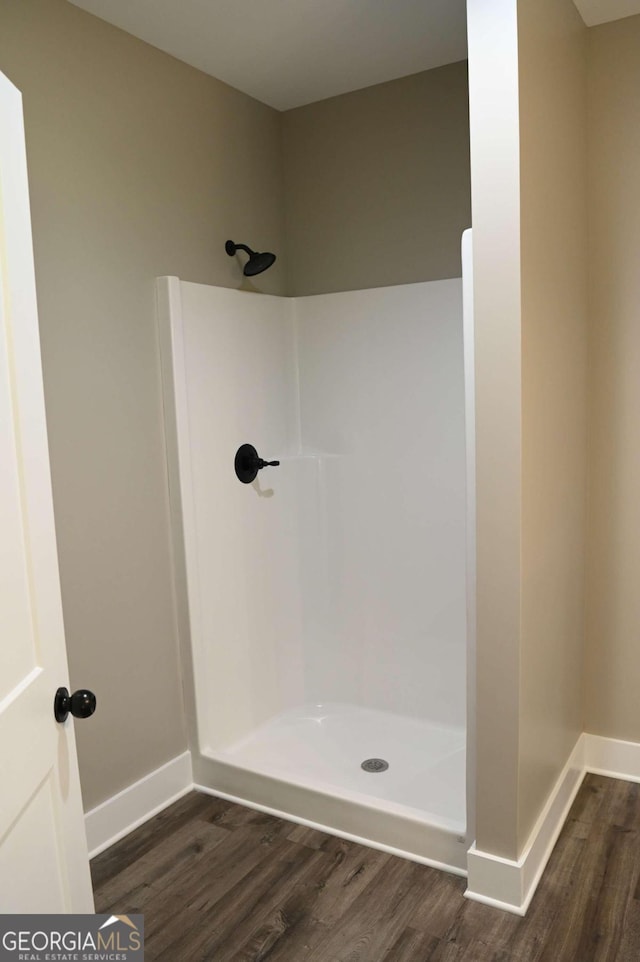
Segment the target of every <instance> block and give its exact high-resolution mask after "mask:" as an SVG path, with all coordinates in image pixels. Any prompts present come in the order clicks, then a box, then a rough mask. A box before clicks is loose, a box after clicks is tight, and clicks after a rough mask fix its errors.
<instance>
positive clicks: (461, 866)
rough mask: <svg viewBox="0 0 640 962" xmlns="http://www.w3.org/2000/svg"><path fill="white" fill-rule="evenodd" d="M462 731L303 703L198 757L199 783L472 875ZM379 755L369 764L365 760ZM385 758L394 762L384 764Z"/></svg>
mask: <svg viewBox="0 0 640 962" xmlns="http://www.w3.org/2000/svg"><path fill="white" fill-rule="evenodd" d="M465 745H466V736H465V732H464V729H458V728H445V727H439V726H436V725H434V724H430V723H429V722H426V721H420V720H417V719H413V718H405V717H402V716H399V715H394V714H391V713H388V712H382V711H373V710H370V709H366V708H360V707H357V706H354V705H337V704H324V705H304V706H301V707H298V708H295V709H291V710H290V711H287V712H285V713H283V714H281V715H278V716H276V717H275V718H272V719H270V720H269V721H267V722H266V723H265V724H263V725H261V726H260V727H259V728H257V729H255V730H254V731H253V732H252V733H251V734H250V735H249V736H247V737H246V738H243V739H242V740H241V741H239V742H236V743H235V744H233V745H230V746H229V747H228V748H226V749H225V750H224V751H218V752H204V753H203V754H202V755H200V756H199V757H198V758H196V759H195V760H194V767H195V776H196V777H195V780H196V783H197V787H199V788H200V789H202V790H204V791H207V792H211V793H213V794H215V795H220V796H222V797H224V798H229V799H231V800H233V801H237V802H240V803H241V804H244V805H249V806H253V807H256V808H259V809H262V810H266V811H269V812H272V813H274V814H276V815H281V816H282V817H284V818H289V819H291V820H292V821H296V822H300V823H302V824H304V825H311V826H313V827H314V828H319V829H322V830H323V831H327V832H330V833H333V834H335V835H339V836H342V837H345V838H350V839H355V840H357V841H359V842H363V843H364V844H367V845H372V846H374V847H376V848H382V849H384V850H385V851H390V852H393V853H394V854H397V855H402V856H404V857H406V858H411V859H414V860H415V861H419V862H423V863H425V864H427V865H433V866H435V867H437V868H443V869H446V870H447V871H451V872H455V873H456V874H459V875H466V864H467V862H466V853H467V847H468V846H467V843H466V839H465V823H466V811H465V804H466V803H465V779H466V763H465V756H466V751H465ZM371 760H374V762H373V764H370V765H369V766H368V767H369V768H373V769H374V770H373V771H369V770H365V769H363V768H362V764H363V762H367V761H371ZM378 760H380V761H384V762H387V763H388V768H386V769H384V770H377V769H380V768H383V766H381V765H379V764H377V761H378Z"/></svg>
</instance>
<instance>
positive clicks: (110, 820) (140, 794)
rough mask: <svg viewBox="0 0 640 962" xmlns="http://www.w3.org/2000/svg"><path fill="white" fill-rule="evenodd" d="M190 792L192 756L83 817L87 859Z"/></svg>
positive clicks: (173, 761)
mask: <svg viewBox="0 0 640 962" xmlns="http://www.w3.org/2000/svg"><path fill="white" fill-rule="evenodd" d="M192 788H193V769H192V764H191V752H184V753H183V754H182V755H178V756H177V757H176V758H172V759H171V761H169V762H167V763H166V765H162V766H161V767H160V768H156V770H155V771H153V772H150V773H149V774H148V775H145V777H144V778H141V779H140V781H138V782H134V784H133V785H129V787H128V788H125V789H124V790H123V791H121V792H118V794H117V795H114V796H113V797H112V798H108V799H107V801H106V802H103V803H102V804H101V805H98V806H96V808H93V809H92V810H91V811H90V812H87V813H86V815H85V817H84V823H85V828H86V831H87V844H88V847H89V858H93V857H94V855H98V854H99V853H100V852H103V851H104V850H105V849H106V848H109V846H110V845H113V843H114V842H118V841H119V840H120V839H121V838H124V836H125V835H128V834H129V832H132V831H133V830H134V828H138V826H139V825H142V824H143V823H144V822H146V821H147V819H149V818H152V817H153V816H154V815H157V814H158V812H161V811H162V810H163V808H166V807H167V806H168V805H171V803H172V802H175V801H177V800H178V799H179V798H181V797H182V796H183V795H186V793H187V792H188V791H190V790H191V789H192Z"/></svg>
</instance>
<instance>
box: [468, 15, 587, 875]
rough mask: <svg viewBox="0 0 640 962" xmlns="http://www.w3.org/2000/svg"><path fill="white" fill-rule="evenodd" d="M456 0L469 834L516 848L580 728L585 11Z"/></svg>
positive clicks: (504, 851) (501, 848) (512, 852)
mask: <svg viewBox="0 0 640 962" xmlns="http://www.w3.org/2000/svg"><path fill="white" fill-rule="evenodd" d="M468 11H469V44H470V48H469V72H470V105H471V144H472V160H471V170H472V188H473V228H474V277H475V284H474V312H475V324H476V420H477V480H476V494H477V565H478V575H477V647H478V655H477V676H478V678H477V753H478V757H477V813H476V815H477V825H476V840H477V845H478V848H479V849H480V850H483V851H488V852H491V853H493V854H496V855H501V856H504V857H506V858H510V859H515V858H518V857H519V855H520V853H521V851H522V848H523V845H524V843H525V841H526V839H527V836H528V835H529V832H530V830H531V828H532V827H533V823H534V821H535V819H536V817H537V816H538V815H539V813H540V811H541V809H542V807H543V805H544V803H545V802H546V800H547V797H548V794H549V792H550V790H551V788H552V787H553V784H554V783H555V781H556V779H557V777H558V775H559V774H560V772H561V770H562V768H563V767H564V764H565V763H566V761H567V759H568V756H569V754H570V752H571V749H572V748H573V746H574V744H575V741H576V739H577V737H578V734H579V732H580V731H581V729H582V704H581V666H582V632H583V601H584V598H583V580H584V579H583V549H584V527H585V523H584V516H585V490H584V489H585V482H584V476H585V469H586V418H585V378H586V340H587V328H586V217H585V208H586V157H585V142H586V141H585V129H586V99H585V98H586V60H585V54H586V48H585V43H586V28H585V27H584V26H583V24H582V21H581V20H580V18H579V16H578V14H577V12H576V10H575V8H574V7H573V4H572V2H571V0H543V2H541V0H494V2H492V3H491V4H489V3H487V2H486V0H469V3H468ZM496 144H500V147H501V149H500V150H499V151H498V150H496Z"/></svg>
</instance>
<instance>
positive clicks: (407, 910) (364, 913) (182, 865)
mask: <svg viewBox="0 0 640 962" xmlns="http://www.w3.org/2000/svg"><path fill="white" fill-rule="evenodd" d="M91 867H92V874H93V882H94V890H95V897H96V911H98V912H113V913H116V914H122V913H128V912H132V913H133V912H142V913H143V914H144V917H145V933H146V938H145V942H146V956H145V958H146V960H147V962H161V960H162V962H201V960H212V962H259V960H268V962H605V960H606V962H614V960H615V962H640V881H639V880H640V785H636V784H632V783H629V782H621V781H616V780H614V779H610V778H604V777H602V776H598V775H588V776H587V778H586V779H585V782H584V784H583V786H582V788H581V789H580V792H579V794H578V797H577V799H576V801H575V804H574V806H573V808H572V810H571V813H570V816H569V819H568V821H567V823H566V825H565V827H564V830H563V832H562V835H561V836H560V839H559V841H558V844H557V846H556V848H555V851H554V853H553V855H552V857H551V860H550V862H549V865H548V867H547V871H546V872H545V875H544V877H543V879H542V882H541V883H540V886H539V887H538V891H537V893H536V895H535V897H534V899H533V902H532V903H531V907H530V909H529V912H528V915H527V917H526V918H525V919H520V918H518V917H516V916H513V915H509V914H507V913H505V912H500V911H498V910H497V909H492V908H488V907H487V906H484V905H480V904H478V903H476V902H470V901H467V900H466V899H464V898H463V896H462V893H463V891H464V888H465V881H464V879H460V878H457V877H455V876H453V875H447V874H446V873H444V872H438V871H435V870H434V869H430V868H427V867H425V866H422V865H417V864H415V863H413V862H408V861H405V860H403V859H399V858H395V857H393V856H390V855H386V854H384V853H383V852H378V851H374V850H373V849H369V848H364V847H363V846H360V845H356V844H355V843H353V842H345V841H342V840H340V839H337V838H333V837H332V836H330V835H325V834H323V833H321V832H317V831H315V830H313V829H306V828H303V827H301V826H297V825H294V824H292V823H291V822H285V821H282V820H281V819H278V818H274V817H272V816H270V815H263V814H261V813H259V812H254V811H251V810H250V809H247V808H242V807H240V806H238V805H233V804H231V803H229V802H225V801H222V800H220V799H216V798H211V797H210V796H207V795H199V794H195V793H193V794H190V795H188V796H186V797H185V798H184V799H182V800H181V801H179V802H177V803H176V804H175V805H172V806H171V808H168V809H166V810H165V811H164V812H162V813H161V814H160V815H157V816H156V817H155V818H153V819H152V820H151V821H149V822H147V823H146V824H145V825H143V826H142V827H141V828H139V829H137V831H135V832H133V833H132V834H131V835H129V836H128V837H127V838H125V839H123V840H122V841H121V842H119V843H118V844H116V845H114V846H113V847H112V848H110V849H109V850H108V851H106V852H104V853H103V854H102V855H99V856H97V857H96V858H95V859H94V860H93V862H92V866H91Z"/></svg>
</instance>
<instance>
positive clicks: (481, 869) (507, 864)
mask: <svg viewBox="0 0 640 962" xmlns="http://www.w3.org/2000/svg"><path fill="white" fill-rule="evenodd" d="M589 737H591V736H589ZM586 738H587V736H585V735H584V734H582V735H580V737H579V738H578V740H577V742H576V744H575V746H574V748H573V751H572V752H571V755H570V756H569V759H568V761H567V763H566V765H565V767H564V769H563V770H562V772H561V774H560V776H559V778H558V780H557V782H556V784H555V785H554V787H553V790H552V791H551V793H550V795H549V797H548V799H547V803H546V805H545V807H544V809H543V810H542V812H541V814H540V817H539V818H538V821H537V822H536V824H535V826H534V828H533V831H532V832H531V835H530V836H529V839H528V841H527V844H526V846H525V848H524V851H523V853H522V855H521V856H520V858H519V859H518V861H511V860H509V859H505V858H499V857H498V856H496V855H491V854H490V853H489V852H482V851H480V850H478V849H477V848H476V847H475V845H472V846H471V848H470V849H469V853H468V855H467V868H468V887H467V890H466V892H465V893H464V894H465V896H466V898H468V899H472V900H474V901H476V902H483V903H485V904H486V905H492V906H494V907H495V908H499V909H504V910H505V911H507V912H512V913H514V914H515V915H525V913H526V911H527V909H528V908H529V903H530V902H531V899H532V898H533V895H534V893H535V890H536V888H537V886H538V882H539V881H540V878H541V876H542V873H543V871H544V869H545V866H546V864H547V862H548V861H549V857H550V855H551V852H552V851H553V848H554V845H555V844H556V842H557V840H558V836H559V835H560V832H561V831H562V826H563V825H564V823H565V821H566V818H567V815H568V814H569V810H570V808H571V806H572V804H573V801H574V799H575V797H576V795H577V794H578V789H579V788H580V785H581V784H582V779H583V778H584V775H585V751H586ZM637 748H638V750H639V758H640V746H637Z"/></svg>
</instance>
